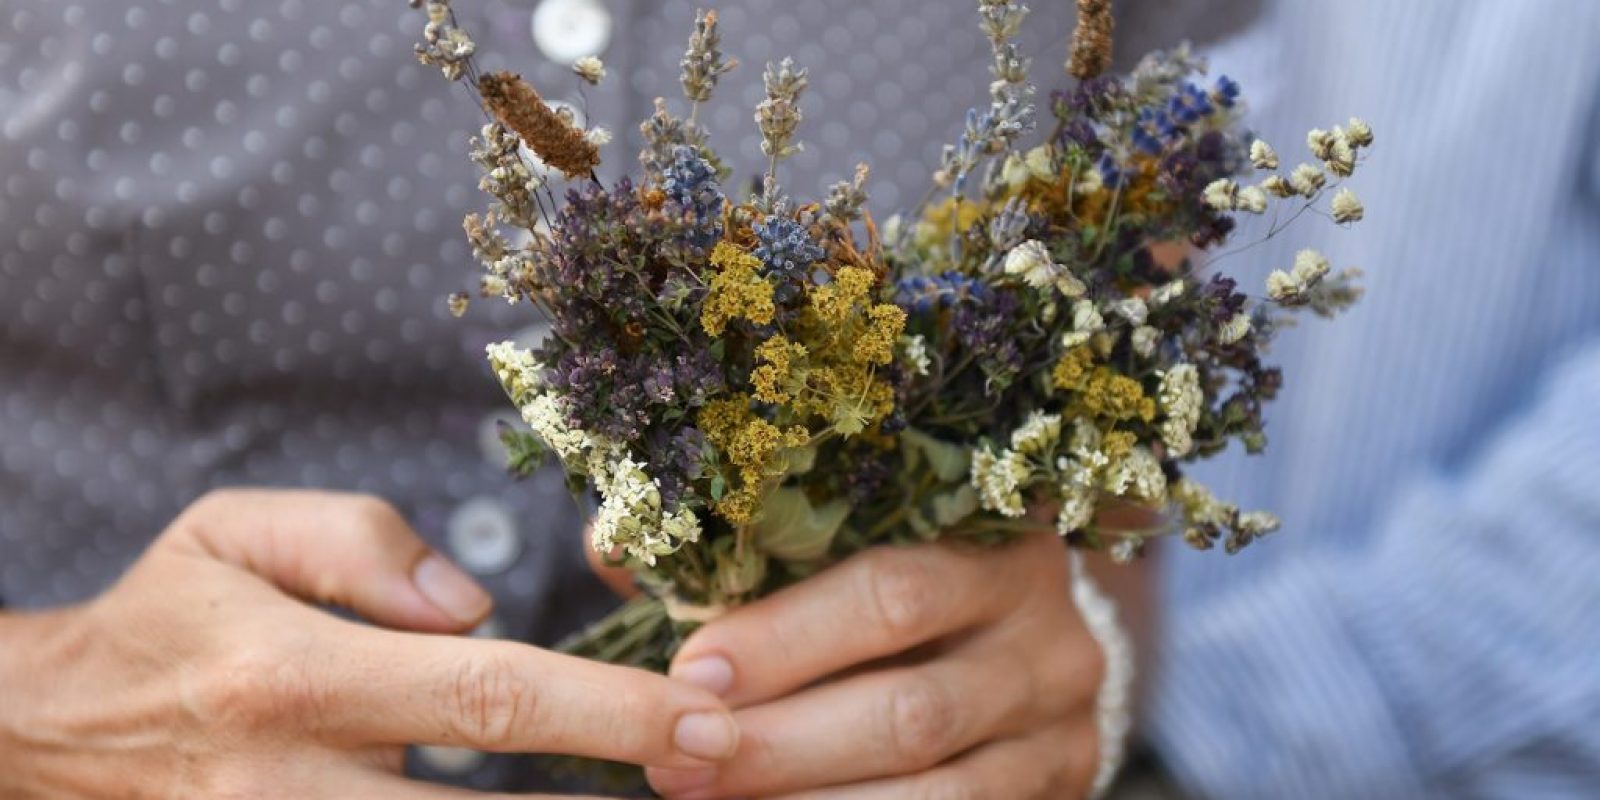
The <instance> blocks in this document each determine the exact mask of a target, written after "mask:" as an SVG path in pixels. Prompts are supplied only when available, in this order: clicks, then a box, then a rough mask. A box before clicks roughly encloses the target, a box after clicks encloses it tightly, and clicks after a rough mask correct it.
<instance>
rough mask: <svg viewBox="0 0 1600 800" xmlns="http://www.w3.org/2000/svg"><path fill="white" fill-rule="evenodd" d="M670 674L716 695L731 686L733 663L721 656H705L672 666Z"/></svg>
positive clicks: (726, 690) (725, 692)
mask: <svg viewBox="0 0 1600 800" xmlns="http://www.w3.org/2000/svg"><path fill="white" fill-rule="evenodd" d="M670 674H671V676H672V678H673V679H674V680H680V681H683V682H684V683H687V684H689V685H690V686H698V687H700V688H701V689H704V690H706V691H708V692H710V693H712V694H714V695H716V696H718V697H724V696H726V695H727V694H728V691H729V690H731V689H732V688H733V665H732V664H730V663H728V659H726V658H723V657H722V656H705V657H702V658H697V659H695V660H693V661H689V662H686V663H683V664H679V665H677V666H675V667H673V668H672V671H671V673H670Z"/></svg>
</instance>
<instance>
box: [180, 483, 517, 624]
mask: <svg viewBox="0 0 1600 800" xmlns="http://www.w3.org/2000/svg"><path fill="white" fill-rule="evenodd" d="M169 537H170V538H171V539H172V541H170V542H165V543H167V544H170V545H171V546H176V547H180V548H183V547H188V548H198V549H199V550H201V551H202V552H203V553H204V554H205V555H208V556H210V557H213V558H216V559H217V560H220V561H223V562H226V563H229V564H232V565H234V566H236V567H239V568H241V569H244V570H247V571H249V572H251V573H253V574H255V575H257V576H259V577H261V578H263V579H265V580H267V581H268V582H270V583H272V584H273V585H275V586H277V587H278V588H279V589H281V590H283V591H285V592H288V593H289V594H292V595H294V596H296V597H299V598H302V599H305V600H309V601H313V602H319V603H330V604H333V605H338V606H342V607H345V608H348V609H350V610H352V611H355V612H356V613H358V614H360V615H361V616H363V617H366V618H367V619H369V620H372V621H373V622H376V623H378V624H381V625H388V626H391V627H395V628H403V629H407V630H414V631H423V632H431V633H455V632H460V631H464V630H467V629H470V628H471V627H472V626H474V625H476V624H477V623H478V622H480V621H482V619H483V618H484V617H485V616H487V615H488V613H489V609H490V607H491V605H492V604H493V601H492V600H491V598H490V597H489V594H488V593H487V592H485V591H484V590H483V588H482V587H481V586H479V585H478V584H477V582H476V581H474V580H473V579H472V578H470V577H468V576H467V574H466V573H465V572H462V571H461V569H460V568H459V567H457V566H455V565H454V564H452V563H450V561H449V560H448V559H446V558H445V557H444V556H442V555H440V554H439V553H436V552H434V551H433V550H432V549H431V548H430V547H428V545H427V544H426V543H425V542H423V541H422V539H421V538H419V537H418V536H417V534H416V533H415V532H414V531H412V530H411V526H410V525H408V524H406V521H405V520H404V519H403V518H402V517H401V516H400V514H399V512H397V511H395V509H394V507H393V506H391V505H389V504H388V503H386V502H384V501H383V500H381V499H379V498H376V497H373V496H371V495H359V494H342V493H335V492H315V491H293V490H273V489H228V490H221V491H216V492H212V493H211V494H208V495H206V496H205V497H203V498H201V499H200V500H198V501H196V502H195V503H194V504H193V505H191V506H189V508H188V509H187V510H185V511H184V512H183V514H181V515H180V516H179V517H178V519H177V521H175V522H174V523H173V525H172V528H171V529H170V531H169Z"/></svg>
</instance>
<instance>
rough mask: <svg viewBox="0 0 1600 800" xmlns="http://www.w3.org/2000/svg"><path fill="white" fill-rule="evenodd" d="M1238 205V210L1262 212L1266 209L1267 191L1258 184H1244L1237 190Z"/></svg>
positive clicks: (1254, 212)
mask: <svg viewBox="0 0 1600 800" xmlns="http://www.w3.org/2000/svg"><path fill="white" fill-rule="evenodd" d="M1238 206H1239V210H1240V211H1246V212H1249V213H1251V214H1264V213H1266V211H1267V193H1266V192H1264V191H1262V190H1261V187H1259V186H1246V187H1244V188H1243V189H1240V190H1239V201H1238Z"/></svg>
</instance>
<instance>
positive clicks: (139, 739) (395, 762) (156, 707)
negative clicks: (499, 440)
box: [0, 490, 738, 800]
mask: <svg viewBox="0 0 1600 800" xmlns="http://www.w3.org/2000/svg"><path fill="white" fill-rule="evenodd" d="M297 598H298V599H297ZM302 601H311V602H320V603H332V604H337V605H340V606H344V607H347V608H350V609H352V610H354V611H356V612H357V613H359V614H361V615H362V616H363V617H366V618H367V619H370V620H372V621H373V622H375V623H378V624H380V625H385V626H388V627H389V628H394V629H405V630H409V631H418V632H427V633H452V632H460V631H463V630H466V629H470V628H471V627H472V626H473V625H474V624H475V623H477V622H478V621H480V620H481V619H482V618H483V617H484V616H485V615H486V614H487V613H488V611H489V606H490V599H489V596H488V595H487V594H486V593H485V592H484V591H483V590H482V589H481V588H479V587H478V586H477V584H476V583H474V582H473V581H472V580H471V579H470V578H468V577H467V576H466V575H465V574H464V573H462V572H461V571H460V570H459V569H457V568H456V567H454V566H453V565H451V564H450V563H449V562H447V561H446V560H445V559H444V558H443V557H441V556H439V555H438V554H436V553H434V552H432V551H431V550H430V549H429V548H428V547H427V545H425V544H424V543H423V542H422V541H421V540H420V539H419V538H417V536H416V534H415V533H413V532H412V531H411V530H410V528H409V527H407V525H406V524H405V522H404V521H403V520H402V519H401V518H400V516H399V515H398V514H397V513H396V512H395V511H394V510H393V509H392V508H390V507H389V506H388V505H386V504H384V503H383V502H382V501H379V500H376V499H373V498H370V497H364V496H358V495H344V494H327V493H319V492H301V491H265V490H262V491H223V492H217V493H214V494H211V495H208V496H207V497H205V498H202V499H201V500H199V501H198V502H196V503H195V504H194V505H192V506H190V507H189V508H188V509H187V510H186V511H184V513H183V514H182V515H180V516H179V517H178V519H177V520H175V521H174V522H173V523H172V525H171V527H169V528H168V529H167V531H166V532H164V533H163V534H162V535H161V537H160V538H159V539H158V540H157V541H156V542H155V544H153V545H151V547H150V549H149V550H148V551H147V552H146V553H145V554H144V556H143V557H142V558H141V559H140V560H139V561H138V563H136V564H135V565H134V566H133V567H132V569H130V570H129V572H128V574H127V575H126V576H124V577H123V579H122V580H121V581H120V582H119V583H118V584H117V585H116V586H114V587H112V588H111V589H110V590H108V591H107V592H106V593H105V594H104V595H102V596H101V597H99V598H97V599H96V600H94V601H92V602H90V603H89V604H87V605H84V606H81V607H77V608H74V609H69V610H66V611H61V612H56V613H54V614H46V615H42V616H38V617H32V618H30V617H27V616H23V617H17V618H8V617H0V687H3V689H0V795H3V796H5V797H16V796H19V795H20V796H21V797H24V798H32V797H41V798H56V797H66V798H112V797H117V798H133V797H161V798H286V797H292V798H305V799H306V800H315V799H316V798H382V800H445V799H446V798H467V797H481V796H482V795H478V794H474V793H470V792H463V791H460V790H455V789H448V788H445V787H439V786H433V785H429V784H423V783H417V782H412V781H407V780H405V779H404V778H403V777H401V775H400V770H401V767H402V762H403V758H404V746H405V745H407V744H435V745H448V746H457V747H470V748H474V749H479V750H490V751H498V752H539V753H561V754H570V755H581V756H590V757H595V758H602V759H608V760H613V761H625V762H629V763H634V764H641V765H646V766H664V767H674V768H685V767H690V768H692V767H695V766H702V767H703V766H708V765H710V764H712V763H713V762H716V761H720V760H723V759H726V758H727V757H729V756H731V755H732V754H733V752H734V751H735V750H736V748H737V745H738V730H737V728H736V727H735V726H734V722H733V718H732V716H731V715H730V714H729V712H728V710H727V708H726V707H725V706H724V705H723V704H722V702H721V701H720V700H718V699H717V698H716V697H715V696H713V695H712V694H710V693H708V692H705V691H702V690H699V689H696V688H693V687H690V686H687V685H684V684H680V683H677V682H674V681H671V680H669V679H667V678H664V677H660V676H656V675H651V674H647V673H644V672H640V671H637V670H630V669H625V668H622V667H616V666H610V665H605V664H599V663H595V662H589V661H583V660H581V659H576V658H572V657H569V656H564V655H560V654H556V653H551V652H548V651H544V650H540V649H537V648H534V647H530V646H527V645H522V644H516V643H511V642H499V641H484V640H477V639H463V638H447V637H443V636H429V635H424V634H423V633H403V632H399V631H396V630H385V629H383V628H376V627H370V626H367V625H362V624H358V623H355V622H349V621H345V620H342V619H339V618H337V617H335V616H333V615H331V614H327V613H325V612H323V611H321V610H319V609H317V608H315V607H313V606H311V605H308V604H307V603H306V602H302Z"/></svg>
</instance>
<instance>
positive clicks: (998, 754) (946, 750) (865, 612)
mask: <svg viewBox="0 0 1600 800" xmlns="http://www.w3.org/2000/svg"><path fill="white" fill-rule="evenodd" d="M1104 669H1105V665H1104V660H1103V656H1102V654H1101V652H1100V648H1099V646H1098V645H1097V644H1096V643H1095V641H1094V639H1093V638H1092V637H1091V636H1090V634H1089V631H1088V629H1087V628H1086V627H1085V625H1084V622H1083V620H1082V619H1081V618H1080V617H1079V615H1078V611H1077V609H1076V607H1075V606H1074V605H1073V602H1072V596H1071V574H1070V569H1069V565H1068V562H1067V554H1066V552H1065V548H1064V547H1063V546H1062V543H1061V540H1060V539H1059V538H1058V537H1057V536H1055V535H1054V533H1053V532H1039V533H1034V534H1029V535H1027V536H1025V537H1023V539H1022V540H1021V541H1018V542H1015V543H1013V544H1011V545H1009V546H1006V547H1001V548H976V547H957V546H951V545H923V546H916V547H897V548H890V547H882V548H874V549H872V550H869V551H866V552H863V553H861V554H859V555H856V556H854V557H852V558H850V559H849V560H847V561H845V562H843V563H841V564H838V565H837V566H835V567H833V568H831V569H829V570H827V571H826V572H823V573H822V574H820V575H818V576H816V577H814V578H811V579H809V580H806V581H803V582H801V583H799V584H797V585H795V586H792V587H789V588H787V589H785V590H783V591H781V592H778V593H777V594H774V595H772V596H770V597H767V598H764V599H762V600H760V601H757V602H755V603H752V604H750V605H748V606H745V607H743V608H740V609H738V610H736V611H734V612H732V613H730V614H728V615H727V616H725V617H723V618H721V619H718V620H717V621H715V622H712V623H710V624H708V625H706V626H705V627H703V628H701V629H700V630H699V631H697V632H696V633H695V634H694V635H693V636H692V637H690V639H689V640H688V641H687V642H686V643H685V644H684V646H683V649H682V650H681V651H680V652H679V653H678V655H677V658H676V659H675V660H674V662H673V665H672V671H671V674H672V676H673V677H675V678H679V679H681V680H685V681H688V682H691V683H694V684H697V685H699V686H701V687H702V688H706V689H709V690H711V691H713V692H715V693H717V694H720V695H722V696H723V697H724V699H726V700H727V701H728V703H729V705H730V706H732V707H733V708H735V709H736V711H735V718H736V719H737V720H738V723H739V727H740V729H741V731H742V738H741V739H740V744H739V749H738V751H737V752H736V754H735V756H734V757H733V758H732V759H731V760H728V761H725V762H722V763H721V764H720V765H719V766H717V767H712V768H705V769H694V770H665V769H652V770H650V773H649V776H650V782H651V784H652V785H653V786H654V787H655V789H656V791H658V792H660V793H661V794H663V795H665V796H667V797H669V798H673V800H700V799H701V798H722V797H745V796H758V797H807V798H839V799H840V800H844V799H845V798H849V799H850V800H857V799H858V798H859V799H860V800H867V799H868V798H884V799H885V800H888V799H889V798H906V797H973V798H978V797H982V798H991V797H992V798H1050V799H1051V800H1054V799H1055V798H1063V797H1082V796H1084V795H1085V794H1087V792H1088V790H1089V787H1090V786H1091V784H1092V782H1093V780H1094V772H1095V769H1096V766H1097V763H1098V759H1099V741H1098V734H1097V732H1096V729H1095V722H1094V705H1095V697H1096V694H1097V692H1098V691H1099V688H1100V682H1101V677H1102V675H1103V673H1104Z"/></svg>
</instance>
